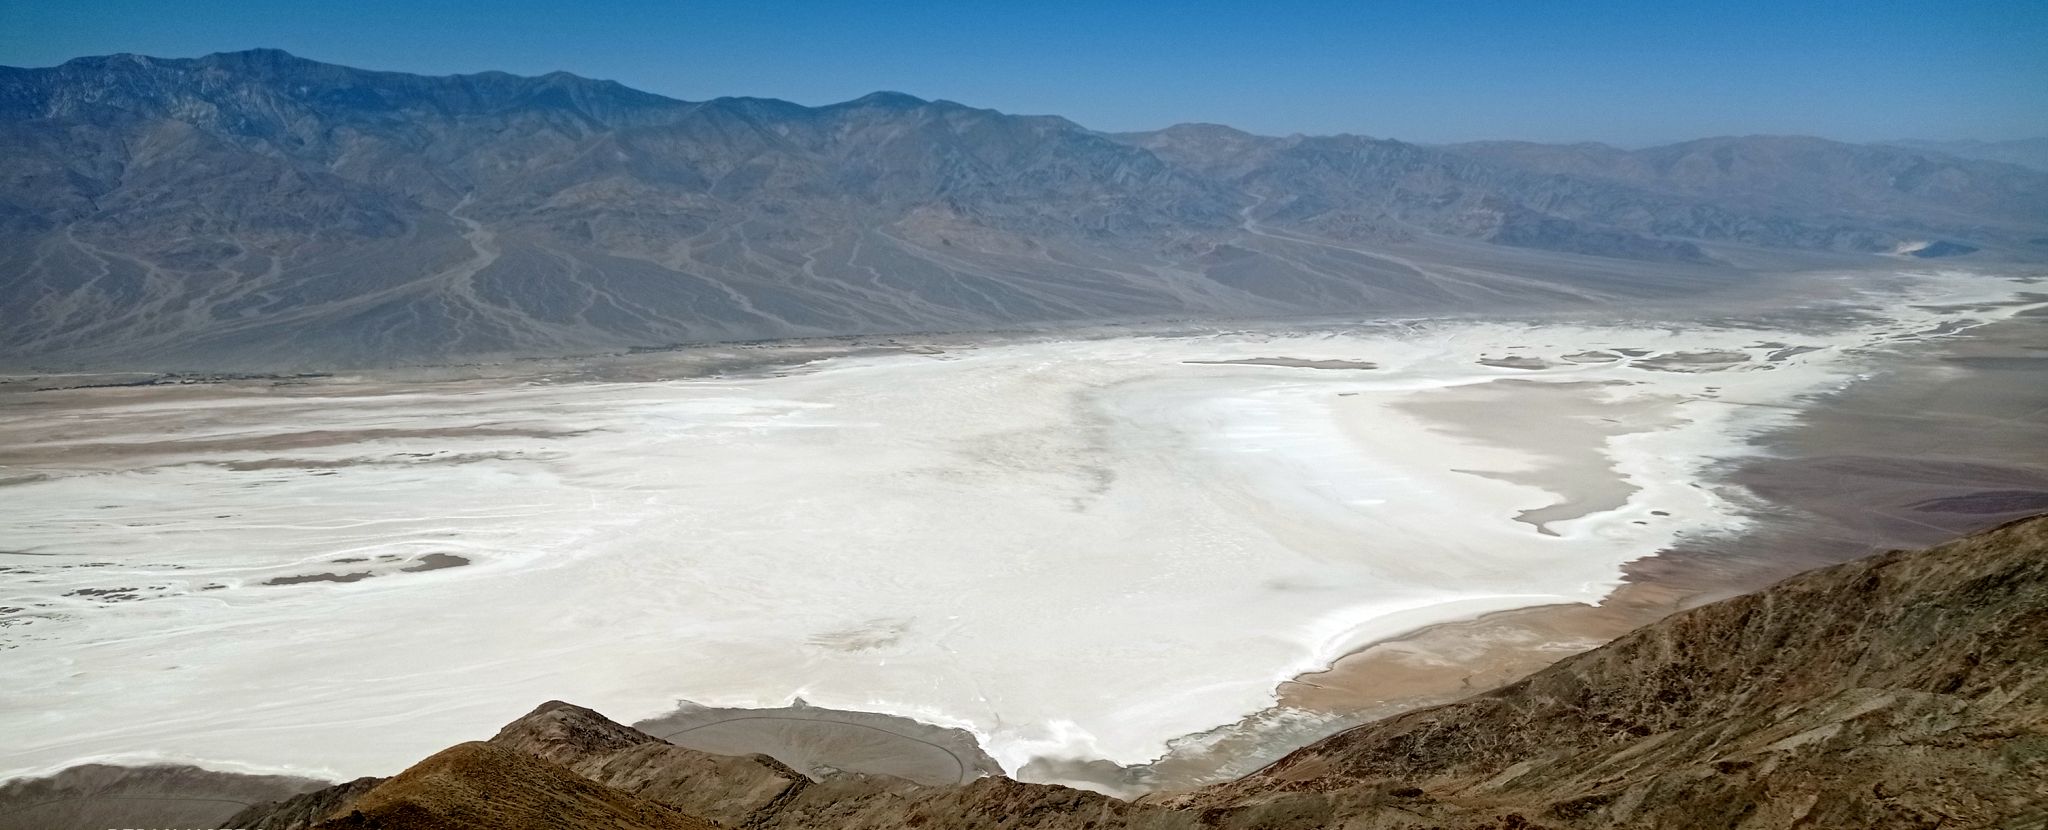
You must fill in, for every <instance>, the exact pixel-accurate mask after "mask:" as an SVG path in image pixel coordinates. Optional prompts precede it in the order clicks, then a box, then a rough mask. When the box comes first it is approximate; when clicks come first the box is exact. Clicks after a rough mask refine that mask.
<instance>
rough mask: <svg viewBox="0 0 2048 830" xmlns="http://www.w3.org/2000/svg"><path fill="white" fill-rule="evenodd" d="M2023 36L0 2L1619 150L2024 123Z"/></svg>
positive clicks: (363, 60)
mask: <svg viewBox="0 0 2048 830" xmlns="http://www.w3.org/2000/svg"><path fill="white" fill-rule="evenodd" d="M451 33H460V34H459V35H454V36H451ZM2043 43H2048V9H2044V7H2043V6H2042V4H2040V3H2036V2H2026V0H1990V1H1987V0H1961V1H1960V2H1935V1H1934V0H1911V1H1909V2H1875V3H1859V4H1855V5H1854V6H1853V8H1851V7H1848V6H1845V5H1843V4H1840V3H1827V2H1810V0H1808V1H1803V2H1792V3H1780V2H1752V1H1751V0H1742V1H1741V2H1731V3H1712V4H1692V3H1652V4H1645V3H1639V2H1619V1H1618V0H1616V1H1614V2H1608V1H1606V0H1603V1H1602V2H1575V3H1566V4H1545V3H1519V2H1493V1H1488V2H1471V3H1438V2H1420V1H1415V0H1404V1H1403V2H1379V1H1378V0H1374V1H1372V2H1285V3H1251V2H1210V1H1209V0H1200V1H1199V2H1191V3H1065V2H1060V3H1042V4H1019V5H1004V4H989V3H941V2H910V3H875V2H851V3H828V2H808V1H800V2H778V3H749V4H728V3H715V2H662V1H661V0H630V1H629V2H618V3H601V4H583V3H562V2H551V1H550V0H509V1H508V2H436V3H418V2H400V1H399V0H370V2H362V3H350V4H345V5H336V4H331V3H317V2H303V1H302V0H286V2H277V3H263V4H242V3H235V2H222V0H202V2H195V3H179V4H175V5H166V4H162V3H148V2H139V0H107V2H95V3H65V2H48V0H10V2H8V3H6V4H4V5H0V65H14V66H48V65H53V64H57V63H61V62H63V61H65V60H68V59H70V58H73V57H77V56H80V55H97V54H107V53H113V52H136V53H141V54H148V55H159V56H166V57H196V56H199V55H203V54H206V53H209V52H223V51H233V50H239V49H247V48H251V47H258V46H262V47H274V48H281V49H284V50H286V51H290V52H292V53H294V54H298V55H301V56H304V57H309V58H314V59H317V60H323V61H331V62H335V63H343V64H350V65H355V66H366V67H375V68H379V69H390V70H399V71H405V72H416V73H424V74H436V75H439V74H455V73H467V72H480V71H484V70H501V71H506V72H513V73H517V74H525V75H540V74H545V73H547V72H551V71H556V70H563V71H568V72H573V73H575V74H578V75H583V76H586V77H591V78H603V79H608V80H616V81H619V82H620V83H624V84H626V85H628V86H632V87H635V88H639V89H644V90H647V91H650V92H656V93H660V94H663V95H668V96H671V97H677V98H684V99H689V100H701V99H706V98H716V97H719V96H726V95H751V96H760V97H770V98H782V99H785V100H790V101H795V102H797V103H801V104H808V105H818V104H829V103H834V102H837V101H845V100H851V99H853V98H857V97H860V96H861V95H863V94H866V93H868V92H873V91H875V90H894V91H900V92H907V93H910V94H913V95H917V96H919V97H924V98H945V99H950V100H955V101H961V102H964V103H968V104H972V105H974V106H982V107H992V108H995V109H998V110H1002V111H1004V112H1012V113H1053V114H1058V115H1063V116H1066V117H1068V118H1071V119H1074V120H1075V121H1077V122H1079V123H1080V124H1082V125H1083V126H1086V127H1090V128H1093V129H1098V130H1117V131H1124V130H1146V129H1157V128H1160V127H1164V126H1167V125H1169V124H1176V123H1181V122H1187V121H1209V122H1217V123H1223V124H1229V125H1231V126H1234V127H1238V128H1240V129H1244V130H1249V131H1252V132H1256V133H1264V134H1270V135H1288V134H1291V133H1309V134H1328V133H1361V134H1366V135H1374V136H1382V137H1391V138H1399V139H1403V140H1407V141H1422V142H1448V141H1475V140H1484V139H1507V138H1512V139H1521V140H1529V141H1550V142H1573V141H1601V142H1607V143H1613V144H1620V145H1625V146H1641V145H1647V144H1655V143H1664V142H1671V141H1678V140H1682V139H1688V138H1698V137H1702V136H1711V135H1747V134H1756V133H1770V134H1800V135H1818V136H1825V137H1828V138H1834V139H1842V140H1851V141H1880V140H1893V139H1941V140H1951V139H1977V140H2009V139H2018V138H2031V137H2037V136H2044V135H2048V49H2043V48H2042V44H2043Z"/></svg>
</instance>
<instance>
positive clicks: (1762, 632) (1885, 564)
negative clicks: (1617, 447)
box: [229, 517, 2048, 830]
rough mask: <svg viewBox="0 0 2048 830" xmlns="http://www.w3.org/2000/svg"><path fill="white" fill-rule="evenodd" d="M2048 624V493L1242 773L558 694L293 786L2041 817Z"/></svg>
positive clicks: (1158, 805)
mask: <svg viewBox="0 0 2048 830" xmlns="http://www.w3.org/2000/svg"><path fill="white" fill-rule="evenodd" d="M2044 641H2048V517H2036V518H2033V519H2028V520H2023V521H2019V522H2014V523H2011V524H2008V525H2005V526H2002V527H1999V528H1996V529H1993V530H1990V531H1986V532H1984V533H1980V534H1976V535H1973V536H1970V537H1967V538H1964V539H1961V540H1958V541H1955V542H1951V543H1949V544H1946V545H1942V546H1940V547H1936V548H1933V549H1930V550H1927V551H1921V552H1893V553H1888V554H1884V555H1882V556H1877V557H1872V558H1870V559H1865V560H1861V561H1857V562H1851V563H1848V564H1844V565H1839V566H1836V567H1831V568H1826V569H1822V570H1818V571H1812V572H1809V573H1806V574H1802V575H1800V576H1797V577H1794V578H1792V579H1789V580H1786V581H1785V582H1782V583H1780V584H1778V585H1775V586H1773V587H1771V588H1769V589H1766V590H1764V591H1761V592H1758V593H1756V594H1752V595H1748V596H1743V597H1738V598H1735V599H1731V600H1727V601H1723V602H1719V603H1714V604H1712V605H1707V606H1703V607H1700V608H1697V609H1694V610H1691V611H1687V612H1683V613H1680V614H1677V615H1674V616H1672V617H1670V618H1668V619H1666V620H1664V621H1661V622H1658V623H1655V624H1652V625H1650V626H1646V627H1644V628H1642V629H1639V630H1638V631H1636V632H1633V633H1631V634H1629V635H1627V636H1625V637H1622V638H1621V639H1618V640H1616V641H1614V642H1613V643H1610V644H1608V645H1606V646H1603V647H1601V648H1598V649H1594V650H1593V651H1590V652H1586V653H1584V654H1581V655H1578V656H1575V657H1571V658H1568V659H1566V660H1564V661H1562V662H1559V663H1557V664H1556V665H1553V666H1551V667H1550V668H1548V669H1545V670H1543V671H1541V672H1538V673H1536V674H1535V675H1532V676H1530V677H1529V678H1527V679H1525V680H1523V681H1521V682H1518V683H1515V684H1512V685H1509V686H1506V687H1504V688H1501V689H1498V690H1495V691H1492V692H1488V693H1485V694H1481V695H1478V696H1475V697H1473V698H1469V699H1467V700H1464V701H1461V702H1458V703H1454V704H1450V705H1447V706H1440V707H1436V708H1432V709H1426V710H1420V711H1416V712H1411V713H1408V714H1404V715H1400V716H1396V717H1393V718H1389V719H1387V720H1384V721H1380V722H1377V723H1373V724H1369V725H1366V726H1363V727H1360V728H1358V729H1355V730H1352V731H1349V732H1345V733H1343V734H1340V735H1337V736H1334V737H1331V738H1327V739H1325V740H1322V741H1319V742H1317V743H1315V744H1312V745H1310V746H1308V747H1306V748H1303V749H1301V750H1298V751H1296V752H1294V753H1293V754H1290V755H1288V756H1287V757H1286V758H1284V759H1282V760H1281V761H1279V762H1277V763H1275V764H1273V765H1272V766H1270V767H1268V768H1266V769H1264V770H1261V771H1259V772H1257V773H1255V774H1253V775H1250V776H1248V777H1246V778H1243V779H1240V780H1238V781H1235V782H1231V783H1228V784H1224V785H1219V786H1216V787H1212V788H1207V789H1203V790H1197V791H1191V792H1183V793H1161V794H1155V795H1152V796H1147V797H1145V798H1142V799H1139V800H1138V801H1136V802H1127V801H1121V800H1118V799H1114V798H1110V797H1108V796H1103V795H1099V794H1095V793H1089V792H1083V791H1079V790H1073V789H1069V788H1065V787H1058V786H1050V785H1040V784H1024V783H1019V782H1016V781H1012V780H1009V779H1007V778H1003V777H1000V776H993V777H987V778H982V779H979V780H976V781H974V782H971V783H968V784H964V785H959V786H920V785H916V784H911V783H909V782H905V781H900V780H892V779H886V778H877V777H871V776H857V775H831V776H826V777H824V778H823V779H822V780H812V779H809V778H806V777H804V776H802V775H801V774H798V773H796V772H795V771H793V770H791V769H789V768H788V767H786V766H783V765H781V764H779V763H777V762H775V761H773V760H772V759H768V758H765V757H762V756H755V757H752V758H738V757H723V756H715V755H707V754H704V753H699V752H695V751H692V750H687V749H682V748H680V747H673V746H669V745H667V744H665V743H663V742H662V741H660V740H659V739H656V738H653V737H651V736H648V735H645V734H642V733H640V732H638V731H636V730H633V729H630V728H628V727H624V726H620V725H618V724H616V723H612V722H611V721H608V720H606V719H604V718H603V717H602V716H600V715H598V714H597V713H595V712H592V711H590V710H587V709H582V708H579V707H575V706H570V705H568V704H563V703H549V704H546V705H544V706H542V707H540V708H539V709H537V710H535V711H534V712H533V713H532V714H529V715H527V716H526V717H524V718H521V719H520V720H518V721H515V722H514V723H513V724H511V725H509V726H507V727H506V728H505V729H504V730H503V731H502V732H500V733H499V734H498V736H497V737H495V738H492V739H491V741H490V743H488V744H464V745H462V746H461V747H457V748H456V749H454V750H450V751H449V752H447V753H443V754H442V755H440V756H435V758H433V759H429V760H428V761H427V762H424V763H423V764H422V765H421V766H419V767H415V768H414V769H413V770H409V771H407V772H406V773H404V774H401V775H400V776H398V777H397V778H394V779H391V781H389V782H385V783H383V784H379V785H377V786H376V787H375V788H374V789H371V790H369V791H368V792H367V793H365V794H361V795H357V796H354V797H352V798H346V797H345V798H340V799H336V798H333V797H331V794H330V796H321V795H320V794H317V793H316V794H313V795H311V796H301V797H299V799H297V801H300V802H303V801H305V800H307V799H319V798H325V799H327V800H326V801H323V802H322V803H323V804H334V803H335V802H336V801H340V802H342V803H340V804H338V805H336V806H335V807H334V810H335V812H334V813H333V815H335V816H337V817H345V816H347V815H349V814H350V811H353V810H361V811H362V812H363V813H364V814H365V815H371V814H372V813H373V812H375V811H382V812H375V814H376V815H381V816H390V817H394V818H392V819H387V820H386V823H384V824H382V825H379V826H383V827H391V828H398V827H415V826H418V827H429V826H431V827H485V826H511V825H492V824H486V823H461V822H460V821H453V820H447V819H444V818H442V817H445V816H455V815H467V814H463V813H460V810H461V809H464V808H462V807H460V806H459V805H460V804H461V803H462V802H461V798H462V797H464V796H463V795H462V794H463V793H465V792H469V791H467V790H464V789H463V788H464V787H470V786H472V785H471V784H470V783H467V782H472V781H490V782H498V783H496V784H493V786H504V787H509V788H513V789H508V790H494V791H492V793H491V796H490V798H489V799H488V801H489V802H490V806H491V809H502V808H503V805H505V804H515V805H518V804H533V803H541V802H540V801H539V799H566V798H568V797H569V796H568V795H564V793H576V794H578V795H576V798H577V799H580V800H579V801H578V802H577V803H579V804H582V803H599V802H598V800H597V799H596V797H595V796H593V795H591V792H592V791H591V790H589V789H579V788H576V787H572V786H569V785H566V784H564V783H563V780H562V776H570V777H577V776H581V779H580V780H584V781H587V782H588V783H589V784H590V786H591V787H597V785H602V787H604V788H610V789H611V791H613V792H615V793H616V794H617V796H618V798H617V799H614V800H606V801H602V803H604V804H607V805H612V806H611V807H608V808H607V809H614V810H627V809H628V808H627V807H622V806H619V805H638V804H642V803H646V804H656V805H666V806H667V807H672V808H675V809H676V810H678V811H680V812H682V813H689V814H694V815H696V816H699V817H701V818H703V819H707V820H710V821H715V822H716V823H717V824H718V825H719V826H725V827H751V828H828V827H831V828H886V827H906V826H909V827H915V826H928V827H948V828H956V827H957V828H981V827H987V828H994V827H1010V828H1018V827H1024V828H1112V827H1128V828H1196V827H1215V828H1274V829H1275V830H1278V829H1279V828H1304V829H1305V828H1320V827H1344V828H1419V827H1453V828H1533V827H1559V828H1566V827H1571V828H1605V827H1727V828H1781V827H1782V828H1791V827H1887V828H1889V827H1898V828H1906V827H2039V826H2043V824H2044V823H2048V652H2044V650H2043V649H2042V648H2041V647H2040V644H2041V643H2042V642H2044ZM486 750H488V751H486ZM451 753H453V757H452V758H451V757H449V756H450V755H451ZM451 767H452V768H454V769H455V770H456V771H455V772H449V771H448V770H449V769H450V768H451ZM501 767H502V771H501V769H500V768H501ZM539 767H549V768H551V769H552V770H555V771H557V772H559V774H558V775H557V774H554V773H548V774H542V772H541V771H539V769H538V768H539ZM449 776H454V783H450V784H447V785H438V784H437V785H436V788H435V789H434V790H433V792H434V793H436V794H435V795H433V796H432V797H431V798H429V797H427V796H417V797H415V796H406V798H416V799H417V802H414V801H403V799H400V797H399V796H395V795H390V793H396V792H410V791H411V790H399V789H395V788H393V784H394V783H395V782H407V781H410V782H419V781H422V780H431V781H442V780H444V779H447V778H448V777H449ZM408 786H409V787H413V788H415V789H416V788H418V787H419V786H420V785H419V784H418V783H412V784H409V785H408ZM528 786H534V787H539V788H541V789H540V791H539V792H528V791H526V790H525V789H523V788H525V787H528ZM361 787H362V782H357V783H355V784H349V785H343V786H342V788H340V789H338V790H336V791H334V792H337V793H341V792H347V791H350V789H351V788H353V790H354V791H357V792H360V790H361ZM380 792H384V793H386V795H384V796H379V795H378V794H379V793H380ZM401 801H403V803H406V804H412V803H420V804H431V805H433V809H434V810H438V811H439V812H435V813H433V814H432V815H434V816H435V817H436V818H435V819H434V820H435V821H443V822H444V823H441V824H413V823H406V822H407V820H404V819H403V816H404V815H410V814H400V813H398V812H394V809H395V808H391V807H389V806H388V805H391V804H394V803H400V802H401ZM550 803H552V802H550ZM365 805H368V806H365ZM293 809H294V808H293V802H284V803H283V804H282V805H279V806H273V807H259V808H253V809H252V810H250V811H248V812H245V813H244V814H242V815H241V816H238V817H236V818H235V819H232V820H230V822H229V823H230V824H232V825H234V826H246V827H266V828H273V830H285V828H292V827H299V826H304V825H303V823H293V822H292V821H291V819H290V818H289V817H290V816H292V815H303V810H299V811H297V812H293ZM422 809H425V808H422ZM479 809H481V808H479ZM590 809H595V808H590ZM633 809H639V808H637V807H634V808H633ZM587 814H589V815H597V814H596V813H587ZM645 814H646V815H654V813H645ZM633 815H636V816H637V815H642V814H633ZM659 815H663V816H666V815H667V814H666V813H661V814H659ZM641 820H645V819H641ZM328 821H329V823H328V824H326V825H320V826H354V825H344V824H339V823H337V821H336V820H335V819H330V820H328ZM557 826H563V827H583V826H593V827H595V826H665V825H624V824H621V825H605V824H579V823H576V822H573V821H566V820H565V821H564V822H562V823H559V824H558V825H557Z"/></svg>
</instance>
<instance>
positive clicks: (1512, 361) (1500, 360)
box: [1479, 355, 1556, 371]
mask: <svg viewBox="0 0 2048 830" xmlns="http://www.w3.org/2000/svg"><path fill="white" fill-rule="evenodd" d="M1479 363H1480V365H1482V366H1497V367H1500V368H1502V369H1526V370H1530V371H1536V370H1539V369H1548V368H1550V367H1551V366H1554V365H1556V364H1553V363H1551V362H1550V361H1548V360H1544V359H1542V358H1537V357H1523V356H1522V355H1510V356H1508V357H1482V358H1480V359H1479Z"/></svg>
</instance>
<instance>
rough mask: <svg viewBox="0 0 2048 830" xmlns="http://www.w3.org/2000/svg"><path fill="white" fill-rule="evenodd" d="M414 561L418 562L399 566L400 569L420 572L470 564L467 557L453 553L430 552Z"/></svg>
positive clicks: (408, 571) (407, 571)
mask: <svg viewBox="0 0 2048 830" xmlns="http://www.w3.org/2000/svg"><path fill="white" fill-rule="evenodd" d="M414 562H415V563H416V564H414V565H412V566H411V567H406V568H399V570H401V571H405V572H406V573H420V572H422V571H438V570H441V569H443V568H460V567H462V566H464V565H467V564H469V560H468V559H467V558H464V557H461V556H456V555H455V554H452V553H429V554H427V555H425V556H422V557H420V558H419V559H417V560H414Z"/></svg>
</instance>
